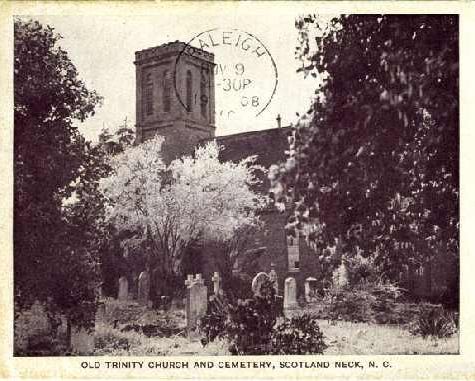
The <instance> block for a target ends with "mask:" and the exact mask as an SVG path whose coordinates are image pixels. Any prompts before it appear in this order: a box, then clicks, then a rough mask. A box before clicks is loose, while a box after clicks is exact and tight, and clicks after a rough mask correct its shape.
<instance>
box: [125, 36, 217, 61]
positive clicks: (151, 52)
mask: <svg viewBox="0 0 475 381" xmlns="http://www.w3.org/2000/svg"><path fill="white" fill-rule="evenodd" d="M180 54H185V55H187V56H192V57H195V58H198V59H202V60H205V61H209V62H214V54H213V53H211V52H207V51H206V50H203V49H200V48H196V47H194V46H191V45H189V44H187V43H185V42H182V41H178V40H177V41H174V42H168V43H166V44H162V45H159V46H155V47H151V48H147V49H142V50H139V51H136V52H135V62H134V63H135V64H137V63H138V62H142V61H144V60H148V59H154V58H164V57H168V56H178V55H180Z"/></svg>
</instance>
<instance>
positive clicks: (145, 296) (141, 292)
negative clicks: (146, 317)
mask: <svg viewBox="0 0 475 381" xmlns="http://www.w3.org/2000/svg"><path fill="white" fill-rule="evenodd" d="M149 296H150V276H149V275H148V271H142V272H141V273H140V275H139V287H138V301H139V303H140V304H143V305H145V306H148V301H149Z"/></svg>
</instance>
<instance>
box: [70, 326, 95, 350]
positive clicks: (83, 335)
mask: <svg viewBox="0 0 475 381" xmlns="http://www.w3.org/2000/svg"><path fill="white" fill-rule="evenodd" d="M71 350H72V352H73V353H74V354H78V355H92V354H93V353H94V332H88V331H87V330H85V329H84V328H78V327H74V326H73V327H71Z"/></svg>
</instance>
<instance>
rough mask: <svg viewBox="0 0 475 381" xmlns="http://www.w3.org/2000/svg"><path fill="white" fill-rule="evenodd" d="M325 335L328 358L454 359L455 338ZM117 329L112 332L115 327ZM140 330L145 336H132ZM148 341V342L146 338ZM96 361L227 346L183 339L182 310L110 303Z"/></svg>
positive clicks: (326, 330) (370, 330) (367, 332)
mask: <svg viewBox="0 0 475 381" xmlns="http://www.w3.org/2000/svg"><path fill="white" fill-rule="evenodd" d="M318 322H319V325H320V328H321V330H322V332H323V334H324V335H325V342H326V344H327V345H328V348H327V349H326V350H325V352H324V354H327V355H350V354H351V355H372V354H378V355H383V354H385V355H401V354H457V353H458V351H459V338H458V334H455V335H453V336H451V337H450V338H447V339H434V338H422V337H420V336H414V335H412V334H411V333H410V332H409V330H408V329H407V327H406V326H403V325H394V324H392V325H390V324H370V323H352V322H347V321H328V320H318ZM114 326H115V327H114ZM139 326H142V327H143V329H142V330H143V332H145V334H144V333H142V332H135V331H134V329H137V328H138V327H139ZM147 336H150V337H147ZM95 354H96V355H135V356H139V355H142V356H147V355H148V356H150V355H211V356H212V355H228V354H229V352H228V350H227V343H226V342H224V341H217V342H213V343H211V344H208V345H207V346H203V345H202V344H201V341H200V338H199V337H195V338H193V339H191V340H190V339H189V338H188V337H187V336H186V334H185V316H184V313H183V309H182V306H175V307H173V308H172V309H170V310H169V311H152V310H148V309H147V308H146V307H144V306H140V305H138V304H137V303H136V302H118V301H115V300H108V301H107V302H106V312H105V314H103V316H100V317H99V318H98V322H97V324H96V333H95Z"/></svg>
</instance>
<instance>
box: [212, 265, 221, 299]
mask: <svg viewBox="0 0 475 381" xmlns="http://www.w3.org/2000/svg"><path fill="white" fill-rule="evenodd" d="M211 280H212V281H213V293H214V294H215V295H220V294H221V277H220V276H219V273H218V272H217V271H215V272H214V275H213V277H212V278H211Z"/></svg>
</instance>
